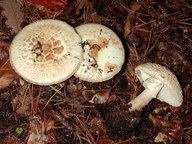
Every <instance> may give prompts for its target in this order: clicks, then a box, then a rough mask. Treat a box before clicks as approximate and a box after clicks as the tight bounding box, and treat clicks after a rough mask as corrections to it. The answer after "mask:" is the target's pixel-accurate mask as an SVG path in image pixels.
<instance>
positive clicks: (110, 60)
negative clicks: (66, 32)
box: [75, 23, 125, 82]
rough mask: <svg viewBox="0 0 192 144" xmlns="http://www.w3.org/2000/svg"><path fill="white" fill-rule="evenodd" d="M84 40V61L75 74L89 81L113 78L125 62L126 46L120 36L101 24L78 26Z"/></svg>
mask: <svg viewBox="0 0 192 144" xmlns="http://www.w3.org/2000/svg"><path fill="white" fill-rule="evenodd" d="M76 31H77V32H78V33H79V35H80V36H81V38H82V41H83V50H84V53H83V61H82V63H81V66H80V68H79V69H78V71H77V72H76V73H75V76H76V77H78V78H79V79H81V80H84V81H88V82H102V81H105V80H108V79H110V78H112V77H113V76H114V75H116V74H117V73H118V72H119V71H120V70H121V67H122V65H123V63H124V59H125V53H124V47H123V44H122V42H121V40H120V39H119V37H118V36H117V35H116V34H115V33H114V32H113V31H112V30H111V29H109V28H107V27H106V26H103V25H101V24H93V23H92V24H84V25H80V26H78V27H76Z"/></svg>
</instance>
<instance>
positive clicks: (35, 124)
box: [0, 0, 192, 144]
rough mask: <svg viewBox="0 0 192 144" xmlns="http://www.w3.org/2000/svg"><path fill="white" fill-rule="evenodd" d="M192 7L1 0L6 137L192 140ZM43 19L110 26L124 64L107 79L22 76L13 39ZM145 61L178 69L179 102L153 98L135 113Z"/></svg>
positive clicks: (0, 95)
mask: <svg viewBox="0 0 192 144" xmlns="http://www.w3.org/2000/svg"><path fill="white" fill-rule="evenodd" d="M191 15H192V2H191V1H190V0H169V1H167V0H138V1H127V0H113V1H111V0H99V1H98V0H82V1H80V0H71V1H68V0H52V1H49V0H17V1H16V0H14V1H10V0H0V22H1V25H0V143H3V144H10V143H11V144H20V143H27V144H32V143H41V144H59V143H62V144H72V143H73V144H123V143H124V144H125V143H129V144H132V143H133V144H141V143H142V144H145V143H146V144H153V143H172V144H189V143H192V123H191V121H192V104H191V103H192V98H191V96H192V18H191ZM41 19H59V20H62V21H65V22H67V23H68V24H70V25H71V26H73V27H76V26H79V25H81V24H85V23H99V24H103V25H105V26H107V27H109V28H111V29H112V30H113V31H114V32H116V33H117V35H118V36H119V37H120V39H121V41H122V42H123V45H124V47H125V53H126V59H125V63H124V66H123V69H122V70H121V72H120V73H118V74H117V75H116V76H115V77H114V78H112V79H110V80H107V81H104V82H100V83H90V82H85V81H82V80H79V79H78V78H75V77H74V76H72V77H71V78H69V79H68V80H66V81H64V82H61V83H58V84H54V85H51V86H38V85H33V84H30V83H28V82H26V81H24V80H22V78H20V77H19V76H18V75H17V74H16V72H14V71H13V69H12V68H11V65H10V63H9V47H10V44H11V42H12V40H13V38H14V36H15V35H16V34H17V33H18V32H19V31H20V30H21V29H22V28H23V27H25V26H26V25H28V24H30V23H32V22H35V21H37V20H41ZM146 62H152V63H158V64H161V65H163V66H165V67H167V68H169V69H170V70H171V71H172V72H173V73H174V74H175V75H176V76H177V78H178V80H179V82H180V84H181V86H182V89H183V104H182V105H181V106H180V107H176V108H175V107H171V106H169V105H168V104H166V103H164V102H160V101H159V100H156V99H153V100H152V102H150V103H149V104H148V105H147V106H146V107H145V108H144V109H143V110H142V111H141V112H138V113H137V112H134V113H130V111H129V107H128V103H129V102H130V101H131V100H132V99H134V98H135V97H136V96H137V95H138V94H140V93H141V92H142V91H143V89H144V88H143V87H142V85H141V84H140V82H139V81H138V79H137V78H136V76H135V73H134V69H135V67H136V66H138V65H140V64H143V63H146Z"/></svg>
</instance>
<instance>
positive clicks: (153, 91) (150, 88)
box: [128, 77, 164, 111]
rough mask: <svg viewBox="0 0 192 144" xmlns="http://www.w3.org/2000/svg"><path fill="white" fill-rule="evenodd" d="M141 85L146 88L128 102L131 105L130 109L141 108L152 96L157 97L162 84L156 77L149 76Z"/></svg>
mask: <svg viewBox="0 0 192 144" xmlns="http://www.w3.org/2000/svg"><path fill="white" fill-rule="evenodd" d="M143 86H144V87H145V88H146V89H145V90H144V91H143V92H142V93H140V94H139V95H138V96H137V97H136V98H135V99H133V100H132V101H131V102H129V103H128V104H130V105H131V107H130V111H135V110H138V111H140V110H142V108H143V107H145V106H146V105H147V104H148V103H149V102H150V101H151V100H152V99H153V98H156V97H157V95H158V93H159V92H160V91H161V89H162V88H163V87H164V84H163V83H162V82H161V81H159V80H157V79H156V78H154V77H150V78H148V79H146V80H145V81H144V82H143Z"/></svg>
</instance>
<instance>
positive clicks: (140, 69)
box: [129, 63, 183, 111]
mask: <svg viewBox="0 0 192 144" xmlns="http://www.w3.org/2000/svg"><path fill="white" fill-rule="evenodd" d="M135 74H136V76H137V77H138V79H139V81H140V82H141V83H142V85H143V86H144V88H145V90H144V91H143V92H142V93H141V94H139V96H137V97H136V98H135V99H133V100H132V101H130V102H129V104H130V105H131V107H130V111H135V110H137V111H141V110H142V109H143V107H145V106H146V105H147V104H148V103H149V102H150V101H151V100H152V99H153V98H156V99H158V100H160V101H163V102H166V103H168V104H169V105H171V106H174V107H178V106H180V105H181V104H182V102H183V95H182V89H181V86H180V84H179V82H178V80H177V78H176V76H175V75H174V74H173V73H172V72H171V71H170V70H169V69H167V68H166V67H164V66H161V65H159V64H154V63H146V64H141V65H139V66H137V67H136V68H135Z"/></svg>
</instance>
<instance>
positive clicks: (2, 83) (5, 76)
mask: <svg viewBox="0 0 192 144" xmlns="http://www.w3.org/2000/svg"><path fill="white" fill-rule="evenodd" d="M15 78H18V75H17V74H16V72H15V71H14V70H13V68H12V67H11V64H10V62H9V59H8V58H5V59H3V60H2V61H1V62H0V89H3V88H6V87H7V86H9V85H10V83H11V82H12V81H13V80H14V79H15Z"/></svg>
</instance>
